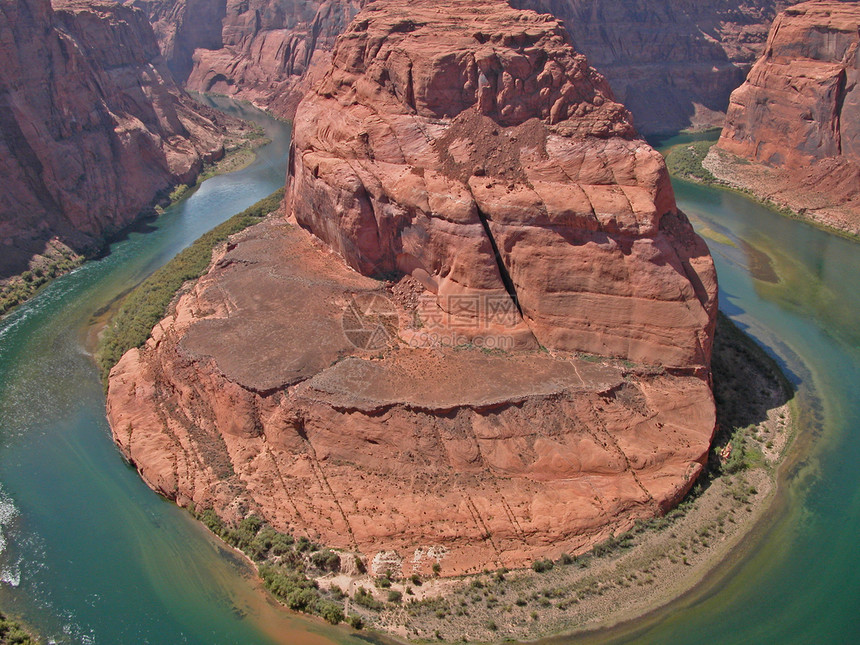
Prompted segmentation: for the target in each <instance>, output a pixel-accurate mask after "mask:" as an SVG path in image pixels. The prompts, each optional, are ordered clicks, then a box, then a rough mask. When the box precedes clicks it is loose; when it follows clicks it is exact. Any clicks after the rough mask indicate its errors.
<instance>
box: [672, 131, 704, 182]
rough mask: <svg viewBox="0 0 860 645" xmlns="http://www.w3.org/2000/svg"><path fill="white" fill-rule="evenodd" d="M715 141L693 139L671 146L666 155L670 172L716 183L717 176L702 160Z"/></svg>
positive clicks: (683, 177) (684, 177)
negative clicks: (689, 141) (703, 164)
mask: <svg viewBox="0 0 860 645" xmlns="http://www.w3.org/2000/svg"><path fill="white" fill-rule="evenodd" d="M713 145H714V142H713V141H693V142H691V143H685V144H682V145H677V146H674V147H673V148H671V149H670V150H669V152H668V154H667V155H666V166H667V167H668V169H669V173H670V174H672V175H674V176H676V177H681V178H682V179H692V180H696V181H700V182H703V183H708V184H710V183H715V182H716V180H717V178H716V177H714V175H713V174H711V171H709V170H708V169H707V168H705V167H704V166H702V161H704V159H705V157H706V156H707V155H708V152H709V151H710V149H711V146H713Z"/></svg>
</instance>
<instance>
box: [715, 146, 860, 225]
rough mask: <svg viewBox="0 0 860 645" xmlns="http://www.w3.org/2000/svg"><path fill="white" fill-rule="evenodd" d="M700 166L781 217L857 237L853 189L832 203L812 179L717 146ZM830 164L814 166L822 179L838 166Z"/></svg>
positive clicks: (859, 213) (858, 197) (857, 198)
mask: <svg viewBox="0 0 860 645" xmlns="http://www.w3.org/2000/svg"><path fill="white" fill-rule="evenodd" d="M701 163H702V167H703V168H704V169H706V170H707V171H708V172H710V173H711V174H712V175H713V176H714V177H715V178H716V179H717V180H718V182H720V183H722V184H725V185H726V186H729V187H730V188H734V189H736V190H740V191H743V192H746V193H749V194H751V195H753V196H755V197H756V198H757V199H759V200H760V201H762V202H764V203H766V204H772V205H774V206H775V207H776V208H777V209H779V210H780V212H782V213H783V214H785V215H789V214H790V216H792V217H795V218H796V219H801V220H805V221H808V222H810V223H812V224H814V225H816V226H819V227H821V228H824V229H825V230H828V231H831V232H835V233H837V234H840V235H844V236H847V237H851V238H854V239H857V238H860V191H857V190H856V189H855V190H854V192H853V193H852V194H846V195H845V198H844V199H843V200H841V201H840V200H834V199H833V194H832V193H831V192H830V191H824V190H816V189H815V188H814V185H812V184H811V181H812V180H809V181H799V180H798V179H797V177H796V173H795V174H792V173H791V172H789V171H786V170H780V169H777V168H770V167H768V166H765V165H763V164H758V163H752V162H750V161H748V160H746V159H742V158H741V157H737V156H735V155H733V154H731V153H729V152H726V151H725V150H721V149H720V148H718V147H717V146H713V147H711V149H710V152H709V153H708V155H707V156H706V157H705V158H704V159H703V160H702V162H701ZM828 163H829V162H828ZM832 163H833V164H834V168H832V169H830V168H828V167H827V165H826V163H825V162H820V163H819V164H818V166H816V167H815V171H816V172H817V173H819V174H820V175H821V177H822V180H823V178H824V176H825V175H827V174H828V172H830V171H832V172H833V174H835V173H836V172H837V169H836V166H838V164H837V163H836V162H835V161H834V162H832ZM810 172H811V171H810ZM836 193H837V194H845V193H840V191H836Z"/></svg>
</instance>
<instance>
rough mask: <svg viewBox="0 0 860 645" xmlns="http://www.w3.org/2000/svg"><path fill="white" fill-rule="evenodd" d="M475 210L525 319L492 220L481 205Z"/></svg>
mask: <svg viewBox="0 0 860 645" xmlns="http://www.w3.org/2000/svg"><path fill="white" fill-rule="evenodd" d="M475 210H476V211H477V212H478V219H479V220H481V226H483V227H484V232H485V233H486V234H487V239H489V240H490V246H491V247H493V257H494V258H495V259H496V266H497V267H498V268H499V276H501V278H502V284H504V285H505V291H507V292H508V295H509V296H510V297H511V300H513V301H514V305H516V308H517V311H518V312H519V313H520V318H522V319H523V321H525V316H523V308H522V307H520V299H519V296H517V287H516V285H515V284H514V280H513V278H511V274H510V273H509V272H508V268H507V267H506V266H505V262H504V260H502V253H501V251H499V245H498V243H497V242H496V238H495V237H493V232H492V231H491V230H490V220H489V218H488V217H487V215H486V214H485V213H484V212H483V211H482V210H481V209H480V207H478V206H477V204H476V207H475Z"/></svg>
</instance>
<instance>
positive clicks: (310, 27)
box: [132, 0, 362, 118]
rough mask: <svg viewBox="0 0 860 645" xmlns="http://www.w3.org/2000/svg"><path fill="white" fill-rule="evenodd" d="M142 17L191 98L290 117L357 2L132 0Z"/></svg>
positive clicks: (328, 0) (352, 13)
mask: <svg viewBox="0 0 860 645" xmlns="http://www.w3.org/2000/svg"><path fill="white" fill-rule="evenodd" d="M132 4H134V5H135V6H139V7H141V8H142V9H144V11H146V12H147V14H148V15H149V16H150V20H151V21H152V22H153V25H154V27H155V31H156V33H157V34H158V36H159V42H160V44H161V48H162V51H163V52H164V54H165V56H166V57H167V60H168V62H169V64H170V66H171V69H173V70H174V71H175V73H176V74H177V78H180V79H181V80H183V81H184V82H185V83H186V87H187V88H188V89H191V90H195V91H199V92H214V93H218V94H226V95H229V96H234V97H236V98H241V99H245V100H249V101H253V102H254V103H256V104H258V105H260V106H262V107H265V108H266V109H269V110H271V111H272V112H274V113H275V114H277V115H278V116H281V117H286V118H291V117H292V115H293V113H294V112H295V109H296V105H298V102H299V101H300V100H301V98H302V96H303V95H304V94H305V92H307V91H308V89H309V88H310V87H311V85H312V84H313V83H314V82H315V81H316V80H318V78H319V76H321V74H322V73H323V72H324V71H325V69H326V67H327V65H328V61H329V57H330V55H331V49H332V47H333V46H334V40H335V37H336V36H337V35H338V34H339V33H340V32H341V31H343V29H344V28H345V27H346V26H347V25H348V24H349V22H350V20H352V18H353V16H355V14H356V13H357V12H358V10H359V8H360V6H361V4H362V0H313V1H311V2H306V1H298V0H251V1H250V2H249V1H248V0H226V1H225V0H220V1H215V2H212V1H210V0H132Z"/></svg>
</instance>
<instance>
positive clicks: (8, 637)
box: [0, 613, 37, 645]
mask: <svg viewBox="0 0 860 645" xmlns="http://www.w3.org/2000/svg"><path fill="white" fill-rule="evenodd" d="M36 642H37V641H36V640H35V639H34V638H33V637H32V636H30V634H28V633H27V632H26V631H24V628H23V627H21V625H19V624H18V623H16V622H15V621H14V620H10V619H8V618H6V616H4V615H3V614H2V613H0V645H36Z"/></svg>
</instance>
